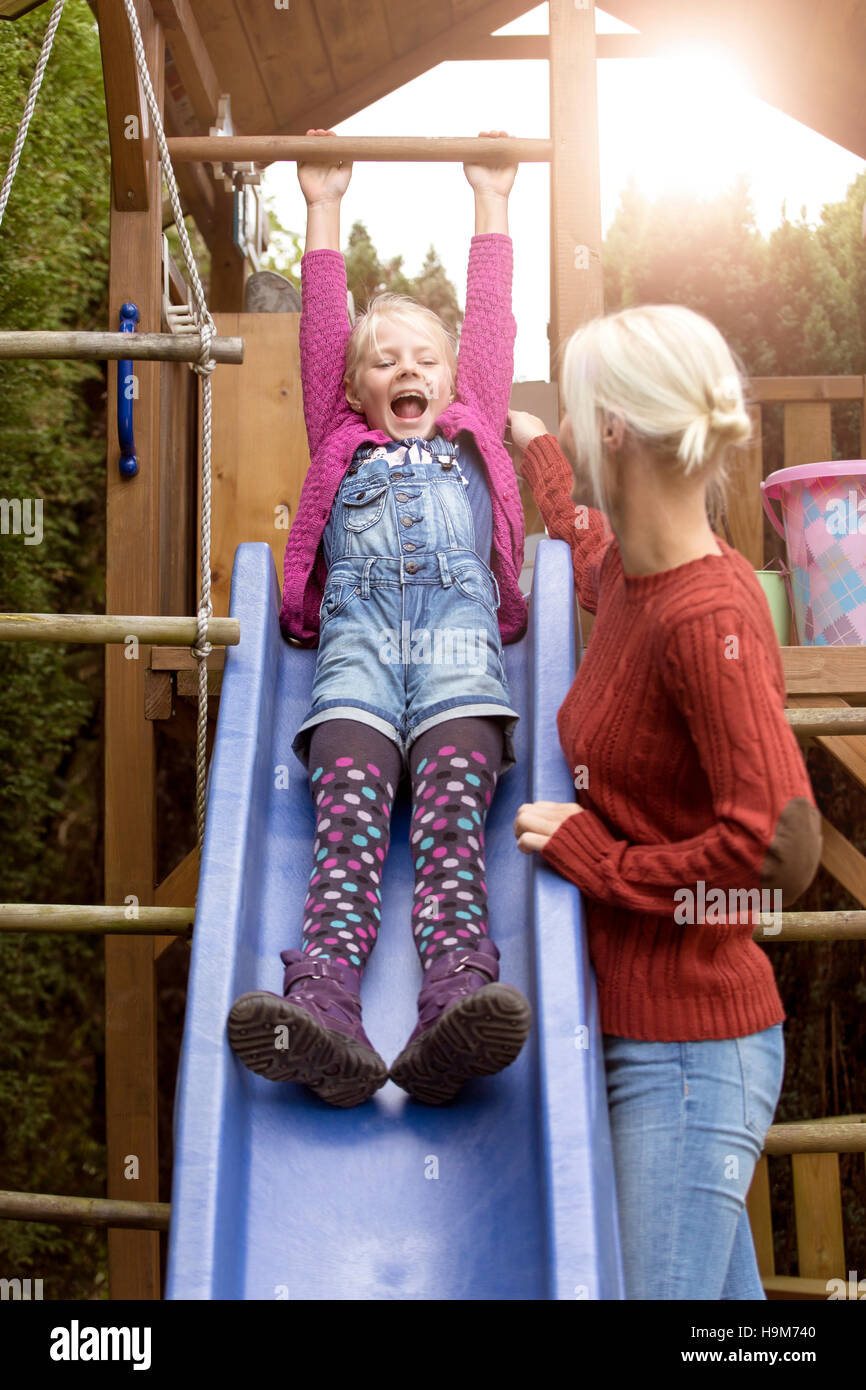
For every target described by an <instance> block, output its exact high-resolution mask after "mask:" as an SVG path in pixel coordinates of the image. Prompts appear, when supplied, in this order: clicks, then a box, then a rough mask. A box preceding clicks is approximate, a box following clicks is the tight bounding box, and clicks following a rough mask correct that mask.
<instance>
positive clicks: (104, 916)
mask: <svg viewBox="0 0 866 1390" xmlns="http://www.w3.org/2000/svg"><path fill="white" fill-rule="evenodd" d="M129 911H130V908H129V906H128V905H126V904H124V905H122V906H120V907H111V906H108V907H106V906H102V905H99V904H97V905H96V906H92V907H91V906H88V905H87V904H79V903H75V904H72V903H0V931H3V932H9V931H27V932H55V931H61V932H97V933H105V932H111V933H112V934H113V935H119V936H145V935H147V936H152V935H153V933H154V932H157V931H159V932H162V933H163V934H165V935H171V936H189V935H190V934H191V932H192V924H193V920H194V918H195V908H194V907H139V908H138V909H137V917H136V918H128V917H127V916H126V914H127V913H128V912H129Z"/></svg>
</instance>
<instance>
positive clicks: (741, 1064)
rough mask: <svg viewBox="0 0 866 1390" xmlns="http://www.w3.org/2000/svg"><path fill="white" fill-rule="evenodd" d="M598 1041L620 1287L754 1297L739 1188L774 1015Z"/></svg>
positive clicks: (633, 1295) (669, 1294)
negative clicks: (693, 1038) (688, 1031)
mask: <svg viewBox="0 0 866 1390" xmlns="http://www.w3.org/2000/svg"><path fill="white" fill-rule="evenodd" d="M603 1044H604V1057H605V1069H606V1073H607V1097H608V1109H609V1112H610V1124H611V1137H612V1140H613V1152H614V1168H615V1174H616V1190H617V1204H618V1208H619V1221H620V1236H621V1241H622V1256H623V1266H624V1272H625V1284H626V1298H629V1299H711V1300H717V1299H763V1298H764V1297H765V1294H764V1290H763V1287H762V1285H761V1279H760V1275H759V1273H758V1265H757V1260H756V1258H755V1248H754V1244H753V1242H752V1234H751V1230H750V1227H749V1218H748V1213H747V1211H746V1195H747V1193H748V1191H749V1185H750V1183H751V1181H752V1174H753V1173H754V1170H755V1164H756V1163H757V1161H758V1159H759V1158H760V1155H761V1150H762V1148H763V1144H764V1138H765V1136H766V1133H767V1130H768V1129H769V1127H770V1124H771V1122H772V1119H773V1115H774V1113H775V1109H776V1104H777V1102H778V1099H779V1093H780V1091H781V1088H782V1078H783V1075H784V1070H785V1044H784V1039H783V1036H782V1025H781V1023H777V1024H774V1025H773V1027H771V1028H765V1029H763V1030H762V1031H761V1032H759V1033H750V1034H749V1035H748V1036H746V1037H742V1038H724V1039H721V1040H718V1041H716V1040H714V1039H713V1040H709V1041H704V1042H640V1041H637V1040H635V1039H633V1038H618V1037H614V1036H612V1035H611V1034H605V1035H604V1038H603Z"/></svg>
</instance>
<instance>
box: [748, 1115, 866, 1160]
mask: <svg viewBox="0 0 866 1390" xmlns="http://www.w3.org/2000/svg"><path fill="white" fill-rule="evenodd" d="M764 1153H767V1154H798V1153H814V1154H859V1153H866V1124H863V1123H862V1122H847V1121H844V1120H799V1121H797V1122H796V1123H794V1124H785V1125H770V1128H769V1130H768V1131H767V1138H766V1140H765V1141H764Z"/></svg>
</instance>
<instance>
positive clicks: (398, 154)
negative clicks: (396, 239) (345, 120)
mask: <svg viewBox="0 0 866 1390" xmlns="http://www.w3.org/2000/svg"><path fill="white" fill-rule="evenodd" d="M552 150H553V146H552V143H551V141H550V140H520V139H515V138H514V137H509V138H508V139H505V138H502V139H491V138H489V137H487V138H483V139H482V138H479V137H478V136H475V137H471V138H470V137H466V136H435V137H430V136H423V135H332V136H326V135H176V136H174V138H173V139H170V140H169V141H168V152H169V154H170V155H171V159H172V163H174V164H177V163H180V164H183V163H190V162H195V161H196V160H208V161H210V162H211V163H217V164H223V163H226V162H227V161H228V162H231V163H237V162H241V163H250V162H253V163H255V164H261V165H265V164H275V163H277V162H278V161H279V160H298V159H316V160H322V159H328V158H331V159H333V160H334V161H335V162H336V161H337V160H338V159H343V160H350V159H352V160H355V159H357V160H374V161H375V162H377V163H379V162H394V161H403V162H407V163H416V162H420V163H429V162H432V161H436V162H437V163H452V164H463V163H465V162H466V161H467V160H476V161H477V162H478V163H482V164H483V163H485V162H493V163H495V162H498V161H499V160H502V159H504V158H507V159H510V160H514V161H516V162H517V163H520V164H544V163H547V162H549V160H550V158H551V154H552Z"/></svg>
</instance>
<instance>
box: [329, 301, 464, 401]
mask: <svg viewBox="0 0 866 1390" xmlns="http://www.w3.org/2000/svg"><path fill="white" fill-rule="evenodd" d="M383 319H396V320H398V321H399V322H402V323H408V324H411V325H412V326H413V327H415V328H417V329H419V330H420V331H421V332H422V333H423V334H425V336H427V337H429V338H430V339H431V340H432V341H433V342H434V343H435V344H436V346H437V347H438V349H439V351H440V352H441V353H442V355H443V357H444V359H445V362H446V363H447V366H448V370H449V372H450V373H451V382H452V386H453V384H454V382H455V380H456V377H457V348H456V344H455V339H454V335H453V333H451V331H450V329H448V328H447V327H446V325H445V324H444V323H443V322H442V320H441V319H440V317H439V315H438V314H435V313H434V312H433V310H432V309H428V308H427V307H426V305H424V304H419V303H417V301H416V300H414V299H410V298H409V296H408V295H407V294H391V293H385V294H377V295H376V296H375V298H374V299H371V300H370V303H369V304H368V305H367V308H366V309H365V310H364V311H363V313H361V314H359V315H358V316H357V318H356V319H355V323H354V325H353V327H352V332H351V333H350V335H349V341H348V343H347V345H346V370H345V375H344V377H343V383H344V385H345V387H346V392H347V394H348V393H349V392H351V393H352V394H354V393H355V391H356V389H357V377H358V368H359V366H360V364H361V359H362V357H363V356H364V354H365V353H366V352H367V351H368V349H369V348H370V346H371V345H372V347H373V349H374V351H375V352H378V351H379V340H378V338H377V336H376V328H377V325H378V324H379V323H380V322H381V321H382V320H383Z"/></svg>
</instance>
